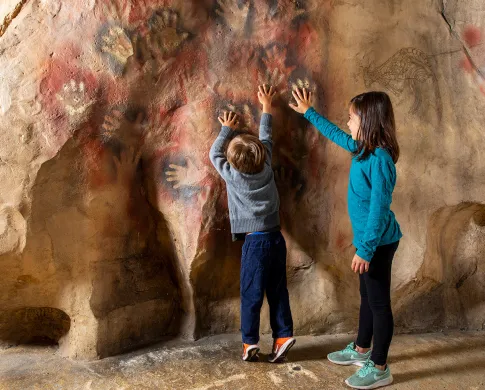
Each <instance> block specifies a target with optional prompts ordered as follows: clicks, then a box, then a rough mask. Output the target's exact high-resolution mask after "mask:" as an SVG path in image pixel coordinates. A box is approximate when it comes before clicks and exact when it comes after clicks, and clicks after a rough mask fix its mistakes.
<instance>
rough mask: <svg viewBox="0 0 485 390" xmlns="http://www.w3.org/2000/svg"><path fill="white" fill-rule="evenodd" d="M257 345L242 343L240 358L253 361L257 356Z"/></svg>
mask: <svg viewBox="0 0 485 390" xmlns="http://www.w3.org/2000/svg"><path fill="white" fill-rule="evenodd" d="M258 353H259V346H258V345H257V344H243V354H242V360H244V361H245V362H254V361H256V360H258V358H259V355H258Z"/></svg>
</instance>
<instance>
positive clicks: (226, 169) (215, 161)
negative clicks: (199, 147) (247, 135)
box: [209, 126, 232, 180]
mask: <svg viewBox="0 0 485 390" xmlns="http://www.w3.org/2000/svg"><path fill="white" fill-rule="evenodd" d="M231 136H232V129H231V128H230V127H227V126H222V129H221V132H220V133H219V135H218V136H217V138H216V140H215V141H214V143H213V144H212V147H211V149H210V152H209V158H210V160H211V162H212V165H214V168H215V169H216V170H217V172H219V174H220V175H221V176H222V178H223V179H224V180H227V179H229V178H230V177H231V170H232V168H231V165H230V164H229V162H228V161H227V158H226V153H225V148H226V144H227V142H228V141H229V140H230V139H231Z"/></svg>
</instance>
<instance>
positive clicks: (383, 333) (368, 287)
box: [356, 241, 399, 366]
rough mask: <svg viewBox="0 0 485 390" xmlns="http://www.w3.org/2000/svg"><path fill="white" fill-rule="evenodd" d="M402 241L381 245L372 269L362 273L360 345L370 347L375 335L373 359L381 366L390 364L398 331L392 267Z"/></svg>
mask: <svg viewBox="0 0 485 390" xmlns="http://www.w3.org/2000/svg"><path fill="white" fill-rule="evenodd" d="M398 246H399V241H398V242H395V243H394V244H389V245H383V246H380V247H378V248H377V250H376V252H375V254H374V257H373V258H372V260H371V262H370V265H369V271H368V272H365V273H363V274H362V275H360V315H359V334H358V336H357V341H356V344H357V345H358V346H359V347H361V348H370V345H371V341H372V336H374V346H373V348H372V355H371V359H372V361H373V362H374V363H375V364H377V365H380V366H383V365H384V364H386V361H387V354H388V352H389V346H390V345H391V340H392V334H393V332H394V319H393V317H392V309H391V266H392V259H393V257H394V253H395V252H396V250H397V247H398Z"/></svg>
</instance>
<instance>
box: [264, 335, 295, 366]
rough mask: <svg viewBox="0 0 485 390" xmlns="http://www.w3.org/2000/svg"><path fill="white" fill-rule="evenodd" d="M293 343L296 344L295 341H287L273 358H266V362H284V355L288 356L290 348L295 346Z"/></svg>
mask: <svg viewBox="0 0 485 390" xmlns="http://www.w3.org/2000/svg"><path fill="white" fill-rule="evenodd" d="M295 343H296V340H295V339H292V340H288V341H287V342H286V343H284V344H283V346H282V347H281V348H280V350H279V351H278V353H277V354H276V356H275V357H271V356H269V357H268V362H270V363H280V362H282V361H283V360H285V359H286V355H287V354H288V351H289V350H290V349H291V347H293V345H295Z"/></svg>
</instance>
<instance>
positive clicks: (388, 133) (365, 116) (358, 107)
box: [350, 92, 399, 163]
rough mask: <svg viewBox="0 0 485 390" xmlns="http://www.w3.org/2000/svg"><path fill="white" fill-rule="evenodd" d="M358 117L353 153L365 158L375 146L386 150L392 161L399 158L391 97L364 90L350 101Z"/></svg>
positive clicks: (372, 151) (359, 157) (360, 158)
mask: <svg viewBox="0 0 485 390" xmlns="http://www.w3.org/2000/svg"><path fill="white" fill-rule="evenodd" d="M350 105H351V110H352V111H353V112H354V114H356V115H358V116H359V118H360V129H359V141H358V148H357V151H356V152H355V155H356V156H358V160H365V159H366V158H367V157H368V156H369V155H370V154H372V153H374V151H375V150H376V148H382V149H385V150H387V152H388V153H389V154H390V155H391V157H392V159H393V161H394V163H396V162H397V160H398V159H399V144H398V142H397V138H396V121H395V119H394V110H393V109H392V103H391V99H389V96H388V95H387V94H386V93H385V92H366V93H363V94H360V95H357V96H356V97H354V98H353V99H352V100H351V101H350Z"/></svg>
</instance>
